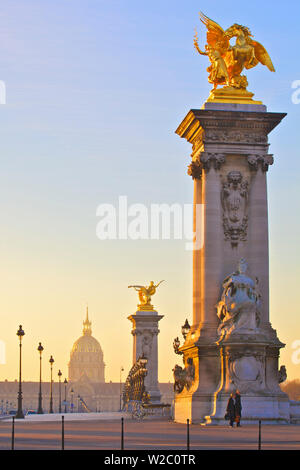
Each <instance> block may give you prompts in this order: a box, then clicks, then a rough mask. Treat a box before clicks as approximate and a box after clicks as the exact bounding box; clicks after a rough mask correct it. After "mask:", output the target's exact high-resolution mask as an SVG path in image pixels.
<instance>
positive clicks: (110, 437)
mask: <svg viewBox="0 0 300 470" xmlns="http://www.w3.org/2000/svg"><path fill="white" fill-rule="evenodd" d="M85 416H87V415H85ZM11 427H12V426H11V422H3V421H1V422H0V449H10V446H11ZM124 428H125V439H124V442H125V450H130V449H137V450H181V449H182V450H185V449H186V426H185V425H184V424H176V423H173V422H170V421H158V420H154V421H151V420H147V421H133V420H126V421H125V425H124ZM120 431H121V423H120V420H115V419H114V420H101V419H90V420H86V419H85V420H83V419H81V420H77V421H75V420H67V421H66V423H65V449H66V450H67V449H82V450H84V449H86V450H89V449H106V450H116V449H120ZM257 446H258V426H254V425H251V426H245V427H242V428H240V429H238V428H234V429H231V428H229V427H225V426H216V427H213V426H212V427H203V426H199V425H192V426H190V448H191V450H196V449H208V450H210V449H238V450H240V449H253V450H256V449H257ZM60 448H61V424H60V423H59V422H57V421H46V420H43V421H31V420H25V422H24V421H22V420H16V423H15V449H60ZM262 449H263V450H264V449H266V450H270V449H274V450H275V449H278V450H286V449H290V450H300V426H293V425H287V426H271V425H269V426H267V425H264V426H263V427H262Z"/></svg>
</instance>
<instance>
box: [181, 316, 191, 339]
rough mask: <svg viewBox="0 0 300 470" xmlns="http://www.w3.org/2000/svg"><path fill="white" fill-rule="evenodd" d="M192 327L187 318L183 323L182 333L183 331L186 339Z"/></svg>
mask: <svg viewBox="0 0 300 470" xmlns="http://www.w3.org/2000/svg"><path fill="white" fill-rule="evenodd" d="M190 329H191V327H190V324H189V322H188V321H187V319H186V320H185V324H184V325H182V327H181V333H182V336H183V338H184V340H186V337H187V335H188V333H189V331H190Z"/></svg>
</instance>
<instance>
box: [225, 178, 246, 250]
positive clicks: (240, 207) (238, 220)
mask: <svg viewBox="0 0 300 470" xmlns="http://www.w3.org/2000/svg"><path fill="white" fill-rule="evenodd" d="M221 202H222V208H223V227H224V235H225V239H226V240H231V244H232V246H237V244H238V242H239V241H245V240H246V237H247V226H248V216H247V206H248V182H247V181H245V180H243V176H242V174H241V172H240V171H231V172H230V173H228V175H227V181H226V182H225V183H224V184H223V188H222V191H221Z"/></svg>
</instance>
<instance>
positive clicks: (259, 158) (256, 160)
mask: <svg viewBox="0 0 300 470" xmlns="http://www.w3.org/2000/svg"><path fill="white" fill-rule="evenodd" d="M248 163H249V166H250V168H251V170H254V171H257V170H258V168H259V166H261V169H262V171H264V172H265V171H268V169H269V166H270V165H273V163H274V158H273V155H248Z"/></svg>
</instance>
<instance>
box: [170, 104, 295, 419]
mask: <svg viewBox="0 0 300 470" xmlns="http://www.w3.org/2000/svg"><path fill="white" fill-rule="evenodd" d="M284 117H285V114H282V113H270V112H267V110H266V107H265V106H264V105H261V104H231V103H217V102H210V103H205V105H204V107H203V109H200V110H198V109H193V110H191V111H190V112H189V113H188V114H187V116H186V117H185V118H184V120H183V121H182V123H181V124H180V126H179V127H178V129H177V130H176V133H177V134H178V135H179V136H180V137H182V138H185V139H186V140H187V141H188V142H190V143H191V144H192V146H193V151H192V155H191V156H192V162H191V164H190V166H189V169H188V173H189V175H191V176H192V178H193V180H194V204H195V208H194V229H195V230H196V231H197V232H198V233H201V232H202V233H203V243H202V246H201V247H200V249H199V247H198V246H196V245H195V249H194V254H193V297H194V299H193V308H194V311H193V325H192V327H191V329H190V332H189V334H188V335H187V337H186V340H185V343H184V344H183V346H182V347H181V348H180V352H181V353H183V359H184V364H185V372H184V373H185V374H186V376H188V375H189V374H190V375H189V380H187V381H186V386H184V388H183V390H182V391H180V390H178V391H179V392H180V393H177V394H176V396H175V421H178V422H185V421H186V419H187V418H189V419H190V420H191V421H192V422H194V423H197V422H201V423H214V424H218V423H224V415H225V411H226V404H227V400H228V397H229V395H230V393H231V392H234V391H235V390H236V389H239V390H240V392H241V393H242V401H243V404H244V406H243V421H244V422H247V421H248V422H252V421H253V420H256V419H263V420H265V421H268V422H276V423H277V422H278V423H282V422H288V420H289V411H288V407H289V402H288V397H287V396H286V395H285V394H284V393H283V392H282V391H281V389H280V387H279V384H278V382H279V379H280V377H281V374H280V371H279V367H278V359H279V350H280V348H282V347H283V346H284V345H283V344H282V343H281V342H280V341H279V340H278V338H277V334H276V331H275V330H273V329H272V326H271V324H270V320H269V258H268V257H269V251H268V250H269V248H268V202H267V182H266V175H267V171H268V169H269V166H270V165H272V163H273V156H272V155H269V141H268V135H269V133H270V132H271V131H272V130H273V129H274V128H275V127H276V126H277V125H278V124H279V123H280V122H281V120H282V119H283V118H284ZM197 204H202V205H203V211H202V213H203V218H202V220H197V218H196V217H195V214H196V213H197V209H196V205H197ZM200 224H203V227H202V226H200ZM241 259H246V260H247V263H248V266H249V273H248V274H247V275H246V274H245V272H244V270H243V268H241V270H240V271H236V269H237V268H236V267H237V265H238V263H239V260H241ZM242 265H243V264H242ZM230 275H231V277H230ZM228 276H229V277H228ZM226 278H228V279H229V280H230V282H231V284H228V285H227V284H226V281H225V282H224V280H225V279H226ZM239 279H242V281H239ZM244 279H245V283H244ZM235 283H236V284H235ZM247 283H248V284H249V286H250V288H249V289H248V290H247V289H246V288H245V286H247V285H248V284H247ZM236 286H237V287H236ZM250 291H251V292H250ZM258 291H259V293H258ZM247 292H248V294H249V296H250V297H249V299H248V303H247V302H245V301H244V300H241V299H242V298H243V295H244V294H245V293H246V295H248V294H247ZM230 296H232V297H230ZM251 296H252V297H251ZM236 297H238V301H237V300H236ZM228 298H229V299H233V300H232V301H231V304H230V305H229V303H228V302H227V300H228ZM221 301H223V303H224V307H222V302H221ZM220 302H221V303H220ZM226 302H227V304H226ZM234 302H236V304H234ZM238 302H240V305H241V309H240V312H239V313H237V311H238V308H237V306H239V304H238ZM217 306H219V307H218V308H219V310H218V311H217ZM222 308H223V310H222ZM234 309H235V310H234ZM247 309H248V310H247ZM251 309H252V310H251ZM253 309H255V310H253ZM224 312H225V313H226V312H227V316H226V315H225V313H224ZM228 312H234V313H232V318H231V317H230V313H228ZM245 312H246V313H247V312H248V313H247V314H246V313H245ZM217 313H218V314H217ZM242 319H243V321H244V324H243V325H241V323H242ZM281 372H282V370H281Z"/></svg>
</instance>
